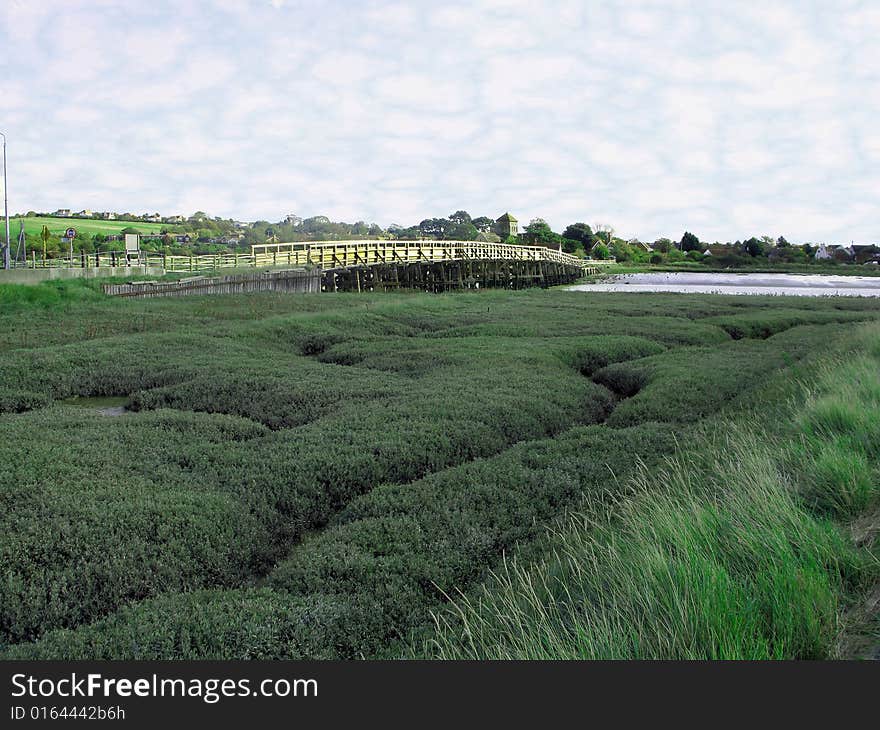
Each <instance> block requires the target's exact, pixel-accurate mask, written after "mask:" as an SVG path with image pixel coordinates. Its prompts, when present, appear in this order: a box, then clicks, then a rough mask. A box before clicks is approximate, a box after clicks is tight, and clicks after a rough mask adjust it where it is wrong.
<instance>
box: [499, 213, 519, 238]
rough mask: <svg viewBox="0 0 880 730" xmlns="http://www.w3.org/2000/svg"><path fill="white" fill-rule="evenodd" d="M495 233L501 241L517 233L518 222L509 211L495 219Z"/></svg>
mask: <svg viewBox="0 0 880 730" xmlns="http://www.w3.org/2000/svg"><path fill="white" fill-rule="evenodd" d="M495 233H497V234H498V236H499V237H500V238H501V240H502V241H504V240H506V239H507V238H509V237H510V236H518V235H519V222H518V221H517V220H516V218H514V217H513V216H512V215H510V213H505V214H504V215H502V216H501V217H500V218H498V219H496V221H495Z"/></svg>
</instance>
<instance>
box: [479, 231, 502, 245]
mask: <svg viewBox="0 0 880 730" xmlns="http://www.w3.org/2000/svg"><path fill="white" fill-rule="evenodd" d="M474 240H475V241H476V242H477V243H501V236H499V235H498V234H497V233H493V232H492V231H486V232H485V233H479V234H477V237H476V238H475V239H474Z"/></svg>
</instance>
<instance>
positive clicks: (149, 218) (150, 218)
mask: <svg viewBox="0 0 880 730" xmlns="http://www.w3.org/2000/svg"><path fill="white" fill-rule="evenodd" d="M141 218H142V219H143V220H144V221H145V222H147V223H161V222H162V216H161V215H159V214H158V213H152V214H151V213H144V214H143V215H142V216H141Z"/></svg>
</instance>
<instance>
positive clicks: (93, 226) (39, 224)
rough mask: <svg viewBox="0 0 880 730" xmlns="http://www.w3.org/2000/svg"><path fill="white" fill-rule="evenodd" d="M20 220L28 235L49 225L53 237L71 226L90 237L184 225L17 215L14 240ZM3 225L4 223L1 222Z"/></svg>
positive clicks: (13, 223)
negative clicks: (128, 230) (129, 229)
mask: <svg viewBox="0 0 880 730" xmlns="http://www.w3.org/2000/svg"><path fill="white" fill-rule="evenodd" d="M19 220H23V221H24V232H25V234H26V235H28V236H34V237H39V235H40V231H42V230H43V226H48V227H49V232H50V233H51V234H52V236H53V237H55V236H57V237H61V236H63V235H64V232H65V231H66V230H67V229H68V228H70V227H73V228H76V235H77V237H86V238H90V237H92V236H94V235H95V234H96V233H103V234H105V235H108V236H109V235H118V234H119V233H120V232H121V231H122V229H123V228H129V227H131V228H137V230H139V231H140V232H141V233H158V232H160V231H180V230H183V228H184V226H180V225H172V224H170V223H143V222H141V221H105V220H91V219H89V218H55V217H54V216H37V217H34V218H25V217H21V216H19V217H16V218H10V219H9V230H10V234H11V237H12V239H13V240H15V238H16V237H17V236H18V228H19ZM0 225H2V223H0Z"/></svg>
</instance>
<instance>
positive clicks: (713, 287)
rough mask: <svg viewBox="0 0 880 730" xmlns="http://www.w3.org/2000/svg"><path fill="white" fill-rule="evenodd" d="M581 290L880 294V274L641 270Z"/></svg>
mask: <svg viewBox="0 0 880 730" xmlns="http://www.w3.org/2000/svg"><path fill="white" fill-rule="evenodd" d="M566 288H567V290H568V291H579V292H628V293H647V292H654V293H659V292H666V293H678V294H736V295H743V294H752V295H754V294H759V295H772V296H799V297H810V296H813V297H818V296H851V297H880V277H869V276H829V275H823V274H779V273H772V274H755V273H749V274H745V273H727V272H725V273H705V272H671V273H660V272H650V273H640V274H639V273H637V274H614V275H610V276H606V277H605V278H603V279H602V280H600V281H595V282H590V283H581V284H575V285H574V286H569V287H566Z"/></svg>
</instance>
